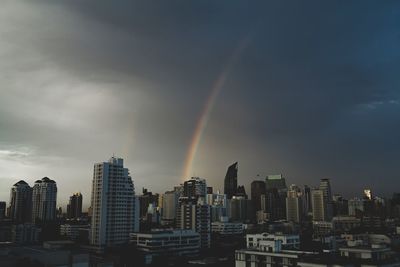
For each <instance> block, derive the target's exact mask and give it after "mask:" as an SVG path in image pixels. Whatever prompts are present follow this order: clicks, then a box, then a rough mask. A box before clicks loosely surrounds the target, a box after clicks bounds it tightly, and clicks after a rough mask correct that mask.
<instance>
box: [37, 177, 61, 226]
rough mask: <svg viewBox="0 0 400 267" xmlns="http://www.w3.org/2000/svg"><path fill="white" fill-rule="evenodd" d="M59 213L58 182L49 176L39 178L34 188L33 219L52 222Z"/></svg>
mask: <svg viewBox="0 0 400 267" xmlns="http://www.w3.org/2000/svg"><path fill="white" fill-rule="evenodd" d="M56 213H57V184H56V182H55V181H53V180H51V179H50V178H48V177H44V178H43V179H41V180H37V181H36V182H35V185H34V186H33V189H32V221H33V222H51V221H54V220H55V219H56V215H57V214H56Z"/></svg>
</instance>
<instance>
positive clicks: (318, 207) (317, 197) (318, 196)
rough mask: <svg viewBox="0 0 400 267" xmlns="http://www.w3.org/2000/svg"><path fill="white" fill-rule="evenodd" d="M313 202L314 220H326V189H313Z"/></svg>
mask: <svg viewBox="0 0 400 267" xmlns="http://www.w3.org/2000/svg"><path fill="white" fill-rule="evenodd" d="M311 203H312V215H313V221H324V220H325V203H324V191H323V190H320V189H312V190H311Z"/></svg>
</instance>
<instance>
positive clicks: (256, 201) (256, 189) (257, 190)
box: [251, 180, 265, 211]
mask: <svg viewBox="0 0 400 267" xmlns="http://www.w3.org/2000/svg"><path fill="white" fill-rule="evenodd" d="M261 195H265V182H264V181H259V180H256V181H253V182H252V183H251V200H252V202H253V205H254V208H255V211H259V210H261Z"/></svg>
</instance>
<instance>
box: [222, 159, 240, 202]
mask: <svg viewBox="0 0 400 267" xmlns="http://www.w3.org/2000/svg"><path fill="white" fill-rule="evenodd" d="M237 179H238V163H237V162H235V163H234V164H232V165H231V166H229V167H228V170H227V172H226V175H225V180H224V194H225V195H226V197H227V199H231V198H232V197H233V196H235V195H236V193H237V187H238V181H237Z"/></svg>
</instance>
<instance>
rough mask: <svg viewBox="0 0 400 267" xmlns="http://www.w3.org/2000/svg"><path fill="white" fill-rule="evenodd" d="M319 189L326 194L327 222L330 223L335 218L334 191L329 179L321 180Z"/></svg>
mask: <svg viewBox="0 0 400 267" xmlns="http://www.w3.org/2000/svg"><path fill="white" fill-rule="evenodd" d="M319 189H320V190H322V191H323V193H324V211H325V215H324V217H325V220H328V221H330V220H331V219H332V217H333V202H332V200H333V199H332V190H331V184H330V182H329V179H321V182H320V184H319Z"/></svg>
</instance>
